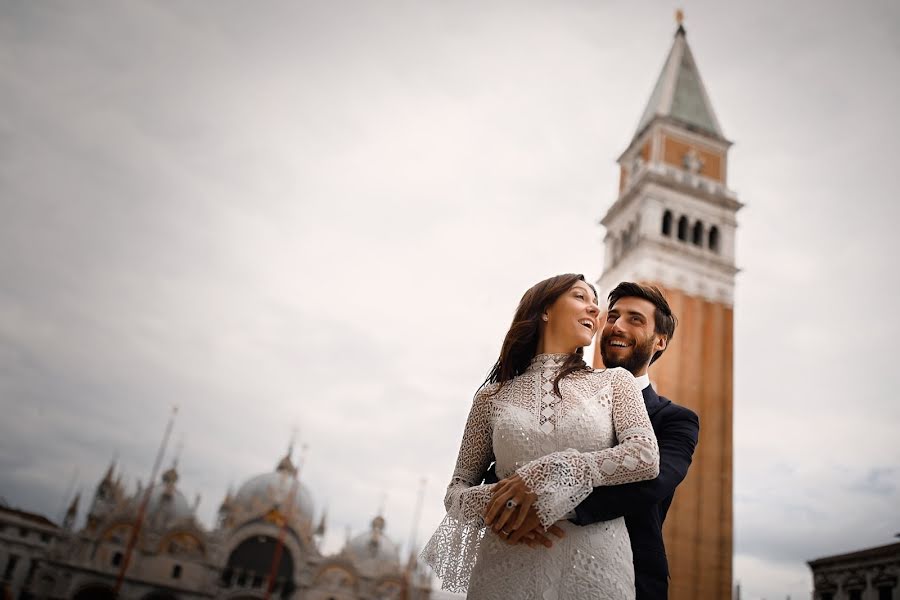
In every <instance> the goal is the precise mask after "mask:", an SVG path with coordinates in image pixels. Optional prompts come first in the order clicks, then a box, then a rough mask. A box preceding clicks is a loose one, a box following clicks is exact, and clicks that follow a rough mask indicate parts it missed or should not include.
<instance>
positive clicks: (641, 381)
mask: <svg viewBox="0 0 900 600" xmlns="http://www.w3.org/2000/svg"><path fill="white" fill-rule="evenodd" d="M634 380H635V381H636V382H637V386H638V389H639V390H641V391H644V390H645V389H647V387H648V386H649V385H650V374H649V373H644V374H643V375H641V376H640V377H635V378H634Z"/></svg>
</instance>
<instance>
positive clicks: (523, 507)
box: [512, 494, 534, 529]
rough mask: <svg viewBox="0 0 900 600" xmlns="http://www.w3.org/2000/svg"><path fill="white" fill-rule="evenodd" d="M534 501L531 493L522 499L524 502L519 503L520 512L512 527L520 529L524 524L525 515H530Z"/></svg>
mask: <svg viewBox="0 0 900 600" xmlns="http://www.w3.org/2000/svg"><path fill="white" fill-rule="evenodd" d="M533 503H534V497H533V496H532V495H531V494H526V496H525V499H524V500H522V503H521V504H520V505H519V514H518V515H516V520H515V521H513V524H512V529H518V528H519V527H521V526H522V523H524V522H525V517H527V516H528V511H529V509H531V505H532V504H533Z"/></svg>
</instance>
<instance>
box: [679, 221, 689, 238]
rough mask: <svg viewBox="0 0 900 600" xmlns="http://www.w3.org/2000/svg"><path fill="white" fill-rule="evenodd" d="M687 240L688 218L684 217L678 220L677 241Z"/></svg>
mask: <svg viewBox="0 0 900 600" xmlns="http://www.w3.org/2000/svg"><path fill="white" fill-rule="evenodd" d="M687 238H688V218H687V217H686V216H684V215H681V217H680V218H679V219H678V239H679V240H681V241H682V242H686V241H687Z"/></svg>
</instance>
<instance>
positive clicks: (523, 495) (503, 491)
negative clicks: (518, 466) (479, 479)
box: [484, 474, 537, 534]
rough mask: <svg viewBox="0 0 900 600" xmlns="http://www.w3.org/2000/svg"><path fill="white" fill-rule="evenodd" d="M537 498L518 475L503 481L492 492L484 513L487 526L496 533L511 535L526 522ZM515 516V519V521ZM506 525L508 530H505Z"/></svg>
mask: <svg viewBox="0 0 900 600" xmlns="http://www.w3.org/2000/svg"><path fill="white" fill-rule="evenodd" d="M536 499H537V496H536V495H535V494H534V492H532V491H531V490H530V489H529V488H528V485H527V484H526V483H525V480H523V479H522V478H521V477H519V476H518V475H517V474H513V475H511V476H509V477H507V478H506V479H502V480H501V481H499V482H498V483H497V485H495V486H494V489H493V491H492V492H491V501H490V502H489V503H488V505H487V510H485V513H484V523H485V525H487V526H489V527H491V528H493V530H494V531H495V532H501V531H506V532H509V534H511V533H512V532H514V531H516V530H517V529H518V528H519V527H520V526H521V525H522V523H523V522H524V521H525V517H526V516H527V515H528V511H529V509H530V508H531V505H532V504H534V501H535V500H536ZM513 515H515V519H513V518H512V517H513ZM504 525H506V528H505V529H504Z"/></svg>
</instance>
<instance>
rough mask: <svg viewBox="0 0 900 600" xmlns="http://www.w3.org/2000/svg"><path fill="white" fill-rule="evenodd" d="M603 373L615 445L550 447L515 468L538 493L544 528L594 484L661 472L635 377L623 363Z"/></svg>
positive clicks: (645, 408)
mask: <svg viewBox="0 0 900 600" xmlns="http://www.w3.org/2000/svg"><path fill="white" fill-rule="evenodd" d="M607 375H608V381H609V385H610V386H611V388H612V420H613V427H614V428H615V433H616V439H617V440H618V441H619V444H618V445H617V446H613V447H612V448H606V449H604V450H598V451H596V452H578V451H577V450H573V449H568V450H563V451H561V452H554V453H552V454H548V455H546V456H542V457H541V458H539V459H537V460H534V461H532V462H530V463H528V464H527V465H525V466H523V467H520V468H519V469H518V470H517V471H516V472H517V473H518V474H519V475H520V476H521V477H522V479H524V480H525V483H526V484H527V485H528V486H529V487H530V488H531V490H532V491H533V492H534V493H535V494H537V496H538V498H537V500H536V501H535V508H536V510H537V513H538V517H539V518H540V520H541V524H542V525H543V526H544V528H545V529H546V528H548V527H550V526H551V525H552V524H553V523H555V522H556V521H558V520H560V519H561V518H563V517H564V516H565V515H566V514H567V513H568V512H569V511H571V510H572V509H574V508H575V507H576V506H578V504H580V503H581V501H582V500H584V499H585V498H587V496H588V495H589V494H590V493H591V490H592V489H593V488H595V487H599V486H602V485H618V484H621V483H631V482H634V481H643V480H646V479H653V478H654V477H656V476H657V475H658V474H659V448H658V447H657V444H656V435H654V433H653V427H652V426H651V424H650V418H649V417H648V416H647V407H646V406H645V405H644V400H643V397H642V396H641V393H640V391H639V390H638V389H637V384H636V383H635V381H634V376H632V374H631V373H629V372H628V371H626V370H625V369H621V368H616V369H611V370H610V372H609V373H608V374H607Z"/></svg>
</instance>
